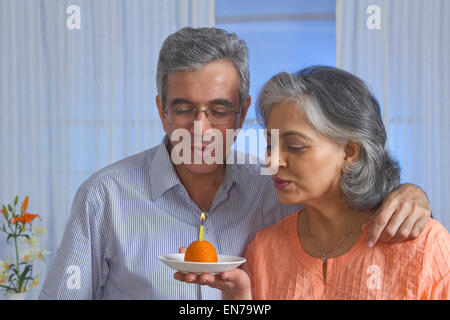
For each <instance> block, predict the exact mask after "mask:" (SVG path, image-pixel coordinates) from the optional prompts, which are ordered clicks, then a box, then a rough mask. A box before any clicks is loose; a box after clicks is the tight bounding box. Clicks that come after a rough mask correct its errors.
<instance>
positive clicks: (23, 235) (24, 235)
mask: <svg viewBox="0 0 450 320" xmlns="http://www.w3.org/2000/svg"><path fill="white" fill-rule="evenodd" d="M19 237H25V238H27V239H28V240H30V236H29V235H27V234H21V235H20V236H19Z"/></svg>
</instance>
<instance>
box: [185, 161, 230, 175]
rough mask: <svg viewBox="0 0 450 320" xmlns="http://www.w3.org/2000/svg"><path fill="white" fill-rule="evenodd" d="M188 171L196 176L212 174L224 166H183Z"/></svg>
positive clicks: (202, 164) (203, 164) (214, 164)
mask: <svg viewBox="0 0 450 320" xmlns="http://www.w3.org/2000/svg"><path fill="white" fill-rule="evenodd" d="M182 165H183V166H184V167H185V169H186V170H188V171H189V172H191V173H194V174H211V173H214V172H215V171H217V170H218V169H219V168H222V166H223V164H216V163H213V164H207V163H201V164H182Z"/></svg>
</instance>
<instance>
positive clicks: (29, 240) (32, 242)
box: [22, 236, 40, 247]
mask: <svg viewBox="0 0 450 320" xmlns="http://www.w3.org/2000/svg"><path fill="white" fill-rule="evenodd" d="M22 242H23V243H26V244H29V245H30V246H37V247H39V245H40V241H39V238H38V237H36V236H31V237H30V238H23V239H22Z"/></svg>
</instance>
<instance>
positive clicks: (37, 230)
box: [33, 226, 47, 235]
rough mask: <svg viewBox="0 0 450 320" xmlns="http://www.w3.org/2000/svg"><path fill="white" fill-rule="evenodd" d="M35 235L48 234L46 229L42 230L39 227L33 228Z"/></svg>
mask: <svg viewBox="0 0 450 320" xmlns="http://www.w3.org/2000/svg"><path fill="white" fill-rule="evenodd" d="M33 234H42V235H46V234H47V230H46V229H45V228H41V227H38V226H33Z"/></svg>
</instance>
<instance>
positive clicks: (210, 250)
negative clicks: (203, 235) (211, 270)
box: [184, 240, 217, 262]
mask: <svg viewBox="0 0 450 320" xmlns="http://www.w3.org/2000/svg"><path fill="white" fill-rule="evenodd" d="M184 261H190V262H217V252H216V249H214V246H213V245H212V244H211V243H210V242H208V241H206V240H202V241H194V242H192V243H191V244H190V245H189V247H188V248H187V250H186V253H185V255H184Z"/></svg>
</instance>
